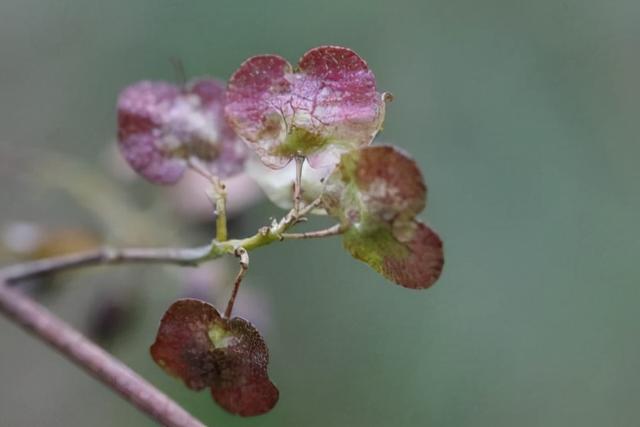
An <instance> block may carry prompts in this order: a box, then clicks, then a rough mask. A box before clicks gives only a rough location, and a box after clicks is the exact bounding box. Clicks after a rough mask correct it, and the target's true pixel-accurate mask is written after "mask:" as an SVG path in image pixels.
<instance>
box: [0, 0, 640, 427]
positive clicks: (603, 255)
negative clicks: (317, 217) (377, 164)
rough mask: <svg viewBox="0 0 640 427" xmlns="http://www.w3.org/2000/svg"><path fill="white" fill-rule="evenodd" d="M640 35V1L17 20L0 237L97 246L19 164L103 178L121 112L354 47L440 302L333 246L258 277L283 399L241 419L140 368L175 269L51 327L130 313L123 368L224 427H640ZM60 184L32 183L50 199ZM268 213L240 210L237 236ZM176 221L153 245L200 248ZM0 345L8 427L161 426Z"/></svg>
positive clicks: (77, 11) (8, 0)
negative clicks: (19, 229)
mask: <svg viewBox="0 0 640 427" xmlns="http://www.w3.org/2000/svg"><path fill="white" fill-rule="evenodd" d="M639 13H640V2H638V1H636V0H616V1H611V2H605V1H602V0H601V1H596V0H566V1H561V2H558V1H552V0H541V1H537V2H525V1H504V0H484V1H477V0H454V1H451V0H422V1H418V0H415V1H398V2H383V1H364V0H359V1H339V2H338V1H325V2H317V1H316V2H310V1H304V0H298V1H295V2H294V1H284V0H274V1H271V2H262V3H260V2H240V1H218V2H211V1H203V0H198V1H189V2H178V1H168V0H156V1H148V0H145V1H142V0H133V1H122V0H115V1H112V2H103V3H96V2H81V1H77V0H59V1H56V2H48V3H47V2H42V1H34V0H23V1H17V0H5V1H3V2H1V3H0V56H1V57H2V58H3V59H2V61H1V62H0V77H1V78H0V93H2V99H1V100H0V178H1V179H2V187H0V191H1V192H2V193H1V195H2V200H3V203H1V204H0V221H1V222H2V223H5V222H9V221H14V220H26V221H34V222H38V223H44V224H46V225H49V226H61V227H62V226H66V227H86V228H88V229H101V227H102V226H101V225H100V223H99V221H98V220H96V216H95V212H90V211H88V210H87V209H85V208H84V207H83V206H82V203H80V202H78V199H77V198H73V197H70V196H69V194H68V193H66V192H64V191H59V190H54V189H45V188H46V187H44V186H42V187H40V188H37V187H34V186H33V185H32V184H27V183H26V182H30V181H31V178H33V177H32V176H31V177H30V176H25V175H29V173H27V172H28V171H29V169H26V168H25V167H24V164H25V159H32V160H33V157H34V155H33V153H37V152H38V149H42V148H44V149H46V150H48V151H50V152H58V153H61V154H63V155H64V154H72V155H73V156H74V157H80V158H83V159H84V160H85V161H86V162H87V164H88V165H89V167H90V168H95V169H96V170H97V171H99V170H100V168H101V167H102V166H101V165H102V161H101V156H102V154H101V153H103V152H104V150H105V147H107V146H108V145H109V144H110V143H111V141H112V140H113V139H114V137H115V131H114V129H115V116H114V104H115V99H116V96H117V93H118V91H119V90H120V89H121V88H122V87H124V86H125V85H127V84H130V83H131V82H133V81H136V80H140V79H146V78H150V79H169V80H177V79H178V78H177V77H176V75H175V72H174V71H173V67H172V66H171V62H170V60H171V59H172V58H178V59H180V60H181V61H182V62H183V63H184V65H185V68H186V71H187V73H188V75H189V76H195V75H203V74H213V75H216V76H219V77H221V78H226V77H228V76H229V75H230V74H231V73H232V72H233V71H234V70H235V68H236V67H237V66H238V65H239V64H240V63H241V62H242V61H243V60H244V59H245V58H247V57H248V56H250V55H254V54H258V53H265V52H273V53H279V54H281V55H284V56H285V57H287V58H288V59H290V60H291V61H295V60H296V59H297V57H298V56H299V55H301V54H302V53H303V52H305V51H306V50H307V49H308V48H310V47H313V46H316V45H319V44H325V43H335V44H342V45H345V46H349V47H351V48H353V49H355V50H356V51H357V52H358V53H359V54H361V55H362V56H363V57H364V58H366V59H367V60H368V62H369V64H370V66H371V68H372V69H373V70H374V72H375V73H376V76H377V78H378V85H379V88H380V89H381V90H388V91H391V92H393V94H394V95H395V98H396V100H395V101H394V102H393V103H392V104H390V105H389V108H388V113H387V119H386V123H385V130H384V132H382V134H381V135H380V137H379V139H380V140H383V141H389V142H392V143H395V144H397V145H399V146H401V147H403V148H405V149H407V150H408V151H409V152H411V153H412V154H413V155H414V156H415V157H416V159H417V161H418V163H419V164H420V165H421V167H422V169H423V170H424V173H425V178H426V181H427V184H428V186H429V205H430V206H429V220H430V221H431V222H432V223H433V224H434V225H435V226H436V228H437V229H438V231H439V232H440V234H441V236H442V238H443V240H444V242H445V251H446V259H447V264H446V266H445V270H444V274H443V276H442V278H441V279H440V281H439V282H438V283H437V284H436V285H435V286H434V287H433V288H432V289H430V290H428V291H425V292H412V291H408V290H406V289H403V288H400V287H397V286H393V285H391V284H389V283H387V282H386V281H385V280H384V279H383V278H381V277H378V276H377V274H376V273H375V272H373V271H370V270H369V269H368V267H366V266H365V265H361V264H359V263H357V262H355V261H353V260H352V259H351V257H350V256H349V255H347V254H346V253H344V251H343V250H342V249H341V248H340V240H339V239H332V240H327V241H324V240H323V241H304V242H287V243H284V244H282V245H274V246H271V247H269V249H265V250H260V251H257V252H255V253H254V254H252V260H251V264H252V267H251V271H250V272H249V275H248V277H247V283H245V284H244V285H243V289H251V288H252V287H259V288H260V289H261V290H263V291H264V293H265V294H266V295H267V297H268V298H269V299H270V300H271V301H272V313H273V319H271V329H270V331H269V333H267V334H265V335H266V337H265V338H266V340H267V343H268V345H269V348H270V349H271V353H272V354H271V365H270V375H271V377H272V379H273V380H274V382H276V383H277V385H278V388H279V389H280V392H281V400H280V402H279V404H278V406H277V408H276V409H275V410H274V411H273V412H271V413H270V414H268V415H266V416H264V417H258V418H255V419H249V420H247V419H240V418H235V417H232V416H229V415H227V414H225V413H223V412H222V410H220V409H219V408H217V407H216V406H215V405H214V404H212V402H211V399H210V397H209V396H208V395H207V393H200V394H195V393H193V392H190V391H188V390H186V389H185V388H184V387H183V386H182V385H181V384H179V383H178V382H177V381H175V380H173V379H171V378H168V377H166V376H165V375H164V374H163V373H162V372H161V371H160V369H159V368H158V367H157V366H155V364H154V363H153V361H152V360H151V358H150V357H149V355H148V346H149V345H150V344H151V342H152V340H153V337H154V336H155V333H156V330H157V325H158V321H159V319H160V316H161V314H162V313H163V312H164V310H165V309H166V308H167V307H168V306H169V304H170V302H171V301H172V300H174V299H175V298H176V296H178V295H180V294H181V292H182V289H181V284H182V283H181V280H182V279H181V277H182V276H181V275H182V272H181V271H179V270H178V269H176V268H161V267H157V266H155V267H154V266H137V267H131V268H114V269H109V271H107V270H106V269H97V270H95V271H91V272H83V273H82V274H79V275H73V276H70V277H69V280H68V282H67V283H65V288H64V291H63V292H60V293H59V294H56V296H55V298H53V299H52V300H48V301H47V305H48V306H50V307H51V308H52V309H53V310H54V311H55V312H58V313H60V314H61V315H62V316H63V317H64V318H65V319H68V320H69V321H70V322H72V323H74V324H76V325H78V326H79V327H81V328H82V329H84V330H86V324H85V319H86V316H87V313H86V310H89V309H90V307H91V306H92V305H91V302H92V301H93V300H94V298H95V297H96V295H100V294H99V292H101V291H104V290H106V289H110V288H114V289H128V288H132V287H134V288H136V289H138V291H139V292H140V293H141V295H139V296H138V297H139V298H140V301H144V303H142V302H141V304H142V306H141V307H140V313H138V314H137V315H136V323H135V327H133V328H130V329H128V330H127V331H126V333H124V334H122V335H121V336H119V337H118V342H117V345H115V344H116V343H114V347H113V348H112V350H113V351H114V352H115V353H116V355H117V356H118V357H121V358H122V359H123V360H124V361H125V362H126V363H129V364H131V365H132V366H133V368H134V369H136V370H138V371H139V372H140V373H141V374H143V375H144V376H146V377H148V378H150V380H151V381H152V382H153V383H155V384H157V385H158V386H159V387H161V388H162V389H163V390H167V391H168V392H169V393H170V394H171V395H172V396H174V397H175V398H176V399H178V400H179V401H180V402H181V403H182V404H184V405H185V406H186V407H187V409H188V410H190V411H192V412H193V413H194V414H195V415H197V416H198V417H200V418H202V419H203V420H205V422H206V423H207V424H208V425H212V426H234V425H243V426H244V425H247V426H249V425H251V426H258V425H259V426H300V425H304V426H309V427H313V426H327V425H332V426H387V425H395V426H398V427H400V426H418V425H433V426H455V427H459V426H474V427H475V426H492V427H495V426H513V425H518V426H540V425H544V426H566V425H581V426H601V425H607V426H629V425H634V424H635V423H636V422H637V419H638V418H639V417H640V413H639V409H638V408H639V407H640V406H639V405H638V403H639V402H638V396H640V371H639V370H638V369H637V366H636V365H637V361H638V360H640V342H639V341H638V339H637V335H638V334H637V327H636V318H637V315H636V313H637V307H638V303H639V302H640V301H639V300H640V295H639V292H640V291H638V286H637V282H638V278H639V277H640V264H639V263H638V262H637V260H636V258H637V256H638V253H639V252H640V231H639V230H638V226H637V221H636V218H637V216H638V215H637V212H638V211H639V210H640V192H638V188H639V184H640V168H638V166H637V164H638V158H640V157H639V156H640V144H638V134H640V132H639V131H640V128H639V127H640V122H639V121H638V111H640V105H639V101H638V100H639V99H640V96H639V95H640V90H639V88H640V84H639V83H638V76H639V75H640V59H639V58H640V57H639V56H638V53H637V46H638V43H639V42H640V27H639V26H638V25H637V23H638V16H640V15H639ZM31 150H33V151H31ZM59 173H60V172H59V170H57V169H56V167H55V165H54V164H53V163H51V170H48V168H47V165H46V162H45V164H44V165H42V166H41V169H40V171H39V174H40V175H42V176H43V179H42V181H43V182H44V183H46V181H47V179H46V176H47V174H50V176H51V174H56V175H57V176H59V175H58V174H59ZM25 178H26V179H25ZM95 191H98V190H97V189H96V190H95ZM166 191H167V190H166V189H163V188H156V187H153V186H151V185H150V184H147V183H145V182H143V181H142V180H137V181H135V182H133V183H131V184H130V185H129V186H128V187H127V193H126V194H127V197H129V198H130V199H131V200H133V201H135V203H136V204H140V205H141V206H143V207H146V208H149V210H150V211H154V212H157V211H158V210H162V209H165V208H163V207H162V206H163V204H162V203H161V202H160V203H156V204H153V203H154V201H156V202H157V201H162V200H163V196H164V195H166ZM154 207H155V208H154ZM279 213H280V211H279V210H278V209H277V208H275V207H272V206H269V205H266V204H265V205H262V206H260V207H258V208H255V209H252V210H251V211H249V212H248V213H247V217H246V218H245V219H244V220H243V221H242V228H243V229H242V230H239V231H240V232H241V233H242V234H244V233H249V232H253V231H254V230H255V229H256V227H257V226H259V225H261V224H262V223H264V222H265V220H266V219H267V218H268V217H269V216H271V215H278V214H279ZM154 215H155V214H154ZM162 215H164V214H162ZM136 218H137V217H136ZM165 218H166V219H163V220H162V222H161V224H163V225H162V226H156V227H151V229H152V230H151V231H152V235H151V236H148V235H146V233H145V235H146V238H148V240H146V241H145V242H144V243H148V244H151V243H153V242H167V241H171V242H175V243H176V244H180V243H183V244H191V243H201V242H202V241H203V240H206V239H208V237H209V236H208V235H207V234H206V233H194V232H193V230H185V228H184V224H182V221H181V220H180V218H177V217H171V216H168V217H165ZM136 221H137V219H136ZM154 221H155V220H154ZM167 224H175V228H173V227H172V226H167ZM134 228H135V227H134ZM176 230H181V231H180V232H176ZM198 231H201V229H199V230H198ZM208 231H210V230H208ZM134 240H135V239H134ZM244 286H246V287H247V288H245V287H244ZM242 292H243V291H242V290H241V292H240V294H239V301H241V300H242V295H243V294H242ZM85 307H86V309H85ZM0 335H1V336H2V339H3V344H2V349H3V350H2V363H0V378H2V379H3V381H2V384H1V385H0V387H1V389H0V390H1V391H0V393H1V395H2V399H0V414H1V415H0V424H2V425H7V426H22V425H33V426H37V425H48V426H69V425H92V426H96V427H99V426H113V425H120V426H142V425H152V423H151V422H150V421H149V420H147V419H146V418H145V417H144V416H143V415H140V414H138V413H137V412H136V411H135V410H134V409H132V408H130V407H129V406H128V405H127V404H126V403H124V402H123V401H121V400H120V399H119V398H117V397H116V396H114V395H113V394H111V393H110V392H109V391H108V390H106V389H105V388H104V387H103V386H101V385H100V384H99V383H97V382H96V381H94V380H93V379H91V378H90V377H88V376H87V375H85V374H84V373H83V372H81V371H79V370H78V369H76V368H75V367H74V366H72V365H71V364H70V363H68V362H67V361H66V360H63V359H62V358H60V357H59V356H57V355H55V354H54V353H53V352H52V351H50V350H49V349H47V348H45V347H44V346H43V345H42V344H41V343H39V342H36V341H35V340H33V339H31V338H28V337H26V336H25V335H24V334H23V333H22V332H21V331H20V330H18V329H17V328H16V327H14V326H12V325H10V324H9V323H8V322H7V321H5V320H4V319H2V320H0Z"/></svg>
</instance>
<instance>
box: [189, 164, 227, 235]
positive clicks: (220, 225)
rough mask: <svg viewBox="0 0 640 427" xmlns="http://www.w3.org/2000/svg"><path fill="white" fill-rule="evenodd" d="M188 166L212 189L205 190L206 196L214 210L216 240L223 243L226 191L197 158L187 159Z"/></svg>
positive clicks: (222, 184) (225, 218) (225, 233)
mask: <svg viewBox="0 0 640 427" xmlns="http://www.w3.org/2000/svg"><path fill="white" fill-rule="evenodd" d="M188 164H189V167H191V169H192V170H193V171H194V172H196V173H198V174H199V175H200V176H202V177H203V178H205V179H206V180H207V181H209V182H210V183H211V185H212V189H211V190H207V196H208V197H209V199H210V200H211V201H212V202H213V205H214V206H215V210H216V240H217V241H219V242H224V241H225V240H227V190H226V188H225V185H224V183H223V182H222V180H220V178H219V177H217V176H215V175H213V174H212V173H211V172H209V170H208V169H207V168H206V166H204V165H203V164H202V162H201V161H200V159H198V158H197V157H191V158H189V161H188Z"/></svg>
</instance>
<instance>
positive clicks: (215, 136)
mask: <svg viewBox="0 0 640 427" xmlns="http://www.w3.org/2000/svg"><path fill="white" fill-rule="evenodd" d="M224 92H225V90H224V85H223V83H221V82H219V81H217V80H213V79H201V80H194V81H192V82H190V83H188V84H186V85H185V87H178V86H176V85H173V84H170V83H166V82H154V81H141V82H138V83H135V84H133V85H131V86H129V87H127V88H125V89H124V90H123V91H122V92H121V93H120V96H119V98H118V106H117V109H118V142H119V145H120V149H121V151H122V154H123V155H124V157H125V159H126V160H127V161H128V162H129V164H130V165H131V167H132V168H133V169H134V170H135V171H136V172H138V173H139V174H140V175H142V176H143V177H145V178H146V179H148V180H149V181H151V182H154V183H157V184H174V183H175V182H177V181H178V180H179V179H180V178H181V177H182V175H183V173H184V171H185V170H186V169H187V167H188V166H189V162H190V161H197V162H198V163H199V165H202V166H203V167H204V168H206V169H207V170H208V172H209V173H210V174H212V175H216V176H219V177H221V178H225V177H229V176H232V175H235V174H236V173H239V172H241V171H242V168H243V165H244V161H245V159H246V155H247V147H246V145H245V144H244V143H243V142H242V141H241V140H240V139H239V138H238V137H237V136H236V135H235V133H234V132H233V130H232V129H231V128H230V127H229V126H228V125H227V123H226V121H225V119H224Z"/></svg>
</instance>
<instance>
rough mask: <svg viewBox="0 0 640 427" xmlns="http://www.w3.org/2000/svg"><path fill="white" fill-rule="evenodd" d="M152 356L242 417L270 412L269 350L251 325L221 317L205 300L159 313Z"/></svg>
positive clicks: (272, 396)
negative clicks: (162, 313) (209, 390)
mask: <svg viewBox="0 0 640 427" xmlns="http://www.w3.org/2000/svg"><path fill="white" fill-rule="evenodd" d="M151 356H152V357H153V360H155V361H156V363H157V364H158V365H160V366H161V367H162V368H163V369H164V370H165V371H167V372H168V373H169V374H171V375H173V376H175V377H178V378H180V379H182V380H183V381H184V383H185V384H186V385H187V387H189V388H190V389H192V390H202V389H204V388H207V387H209V388H211V394H212V396H213V398H214V400H215V401H216V402H217V403H218V404H219V405H220V406H222V407H223V408H224V409H225V410H227V411H229V412H231V413H234V414H238V415H241V416H254V415H260V414H263V413H265V412H268V411H270V410H271V409H272V408H273V407H274V406H275V404H276V403H277V401H278V397H279V392H278V389H277V388H276V387H275V385H274V384H273V383H272V382H271V380H270V379H269V376H268V373H267V365H268V363H269V351H268V349H267V346H266V344H265V342H264V339H263V338H262V336H261V335H260V333H259V332H258V331H257V330H256V329H255V327H254V326H253V325H251V323H249V322H247V321H246V320H244V319H241V318H238V317H235V318H232V319H227V318H223V317H221V316H220V314H219V313H218V311H217V310H216V309H215V308H214V307H213V306H212V305H210V304H208V303H206V302H204V301H198V300H194V299H182V300H178V301H176V302H175V303H173V304H172V305H171V307H169V309H168V310H167V311H166V313H165V314H164V316H163V318H162V320H161V322H160V328H159V330H158V335H157V337H156V341H155V343H154V344H153V345H152V346H151Z"/></svg>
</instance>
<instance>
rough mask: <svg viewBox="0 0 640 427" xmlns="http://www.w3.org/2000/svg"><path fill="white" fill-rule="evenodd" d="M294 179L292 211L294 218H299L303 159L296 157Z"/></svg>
mask: <svg viewBox="0 0 640 427" xmlns="http://www.w3.org/2000/svg"><path fill="white" fill-rule="evenodd" d="M295 162H296V179H295V181H294V182H293V210H294V211H295V213H296V216H298V217H300V216H301V215H300V202H302V166H303V165H304V157H302V156H296V158H295Z"/></svg>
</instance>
